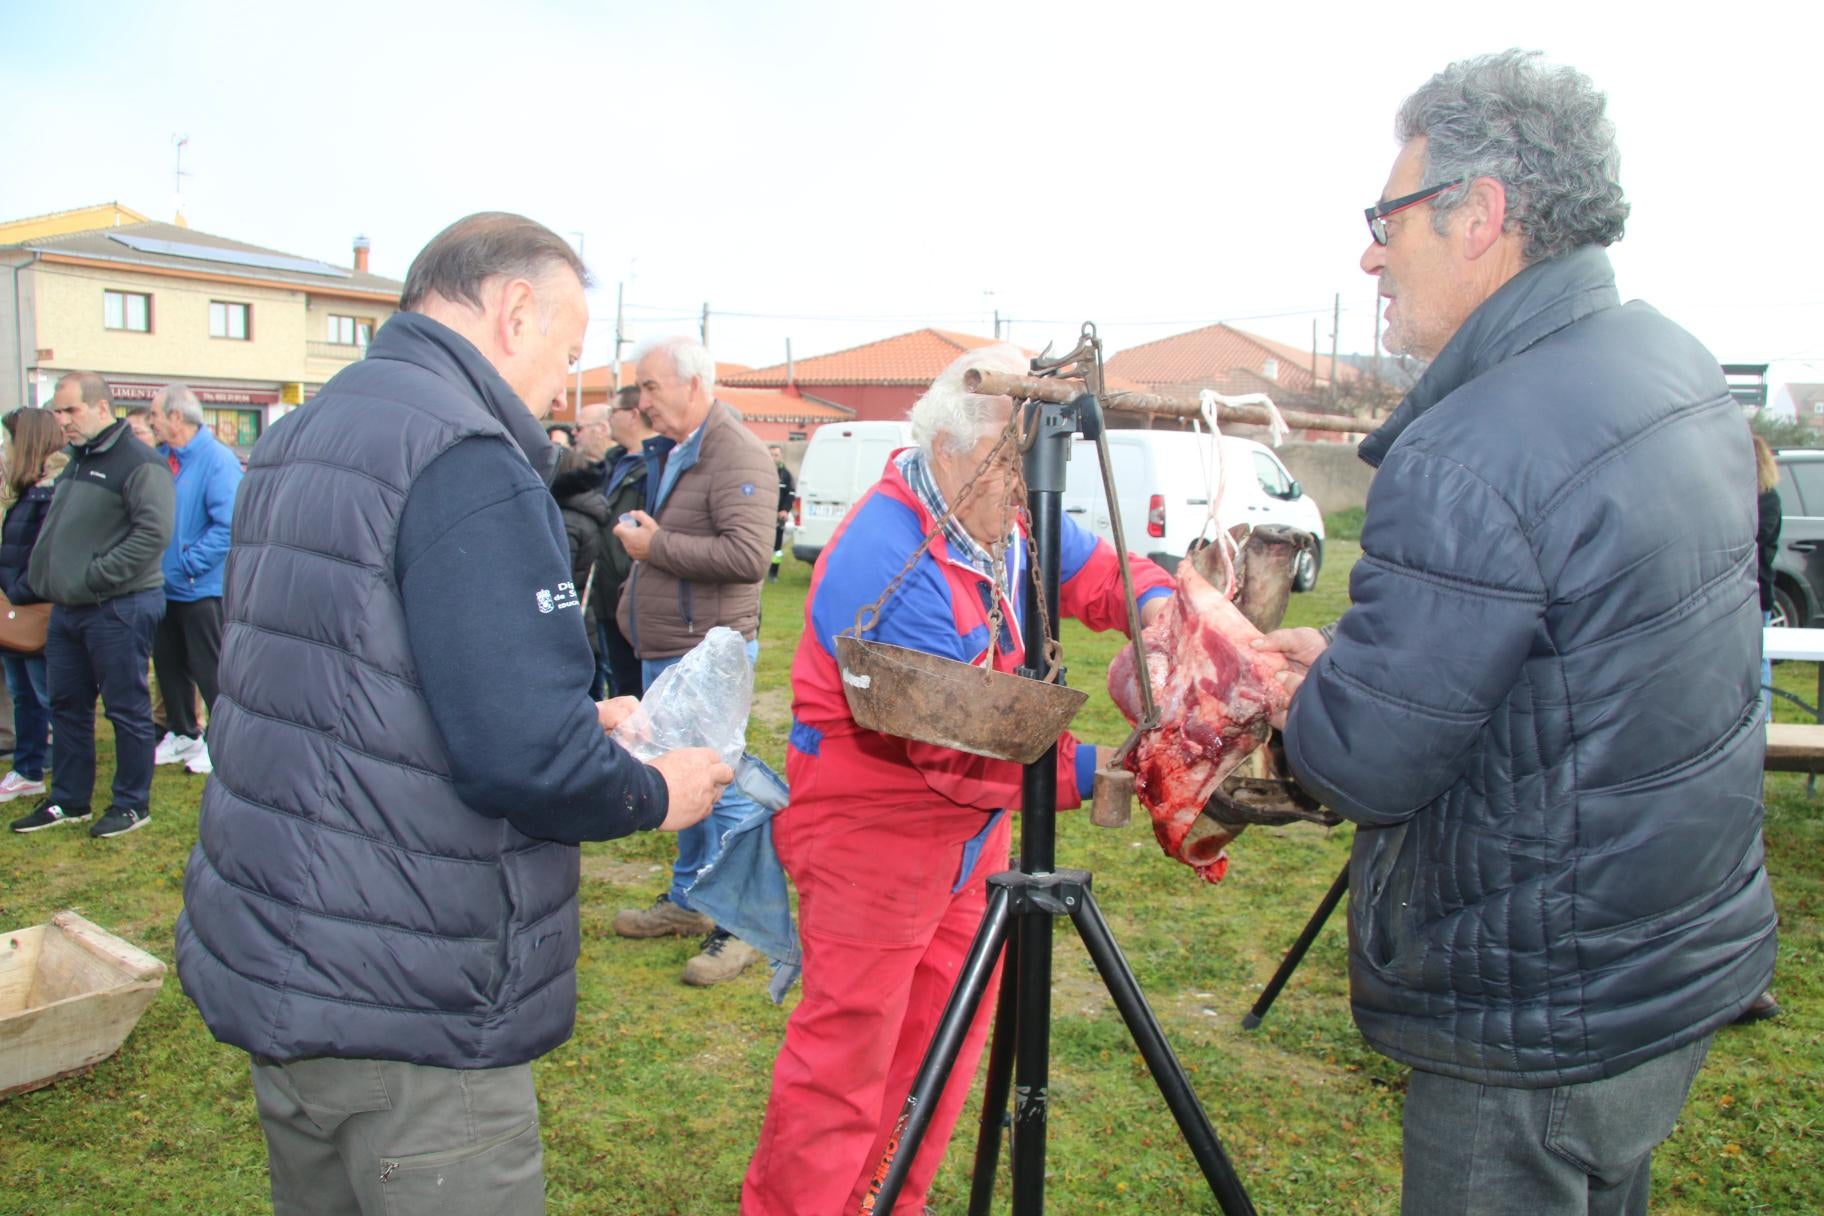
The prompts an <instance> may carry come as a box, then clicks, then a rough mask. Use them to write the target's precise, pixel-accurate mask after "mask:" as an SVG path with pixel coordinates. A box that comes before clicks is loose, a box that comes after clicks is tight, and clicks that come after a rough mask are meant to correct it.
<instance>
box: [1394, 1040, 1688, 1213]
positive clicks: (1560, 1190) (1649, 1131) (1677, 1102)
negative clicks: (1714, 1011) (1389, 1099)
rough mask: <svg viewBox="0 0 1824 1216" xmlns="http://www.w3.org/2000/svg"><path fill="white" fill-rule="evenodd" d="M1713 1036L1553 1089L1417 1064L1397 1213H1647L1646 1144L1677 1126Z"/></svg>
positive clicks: (1409, 1091) (1649, 1157) (1649, 1152)
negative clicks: (1481, 1081)
mask: <svg viewBox="0 0 1824 1216" xmlns="http://www.w3.org/2000/svg"><path fill="white" fill-rule="evenodd" d="M1712 1037H1713V1036H1711V1035H1705V1036H1704V1037H1703V1038H1701V1039H1699V1040H1698V1041H1697V1042H1695V1043H1687V1044H1686V1045H1685V1046H1683V1047H1680V1048H1677V1049H1676V1050H1673V1051H1670V1052H1667V1053H1666V1054H1665V1055H1663V1056H1655V1057H1654V1058H1653V1059H1651V1060H1648V1061H1647V1062H1646V1063H1645V1064H1637V1065H1635V1066H1634V1067H1633V1068H1630V1069H1629V1070H1628V1071H1626V1072H1622V1073H1617V1074H1616V1075H1614V1076H1612V1077H1605V1078H1603V1079H1602V1080H1600V1081H1586V1082H1583V1083H1582V1084H1578V1085H1560V1086H1557V1087H1555V1088H1549V1089H1508V1088H1503V1087H1501V1086H1496V1085H1477V1084H1475V1083H1474V1082H1471V1081H1460V1080H1458V1079H1456V1078H1454V1077H1445V1076H1440V1075H1439V1074H1437V1073H1431V1072H1425V1071H1422V1070H1420V1069H1414V1070H1413V1073H1412V1079H1411V1080H1410V1081H1409V1082H1408V1083H1407V1086H1406V1117H1405V1129H1404V1137H1403V1139H1404V1147H1405V1158H1406V1168H1405V1178H1404V1180H1403V1185H1402V1187H1401V1197H1400V1212H1401V1213H1402V1216H1446V1214H1448V1216H1646V1212H1647V1189H1648V1186H1649V1184H1650V1182H1651V1175H1652V1168H1653V1150H1654V1149H1655V1148H1657V1147H1659V1143H1660V1141H1662V1140H1664V1139H1665V1138H1666V1137H1667V1136H1669V1135H1671V1134H1672V1127H1673V1125H1674V1124H1675V1123H1676V1122H1677V1121H1678V1112H1679V1110H1680V1109H1681V1108H1682V1107H1683V1106H1684V1104H1685V1096H1686V1095H1687V1094H1688V1093H1690V1092H1691V1081H1692V1078H1694V1077H1696V1076H1697V1070H1698V1069H1699V1068H1700V1067H1702V1065H1703V1062H1704V1056H1705V1054H1706V1053H1707V1052H1708V1051H1709V1050H1710V1040H1711V1038H1712Z"/></svg>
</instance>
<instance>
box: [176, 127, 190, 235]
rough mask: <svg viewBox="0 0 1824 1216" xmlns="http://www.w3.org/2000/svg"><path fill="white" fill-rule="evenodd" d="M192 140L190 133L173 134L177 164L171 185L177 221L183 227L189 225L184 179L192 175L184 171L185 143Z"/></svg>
mask: <svg viewBox="0 0 1824 1216" xmlns="http://www.w3.org/2000/svg"><path fill="white" fill-rule="evenodd" d="M189 142H190V137H189V136H188V135H175V134H174V135H172V136H171V146H172V151H173V155H174V157H175V159H176V164H175V166H174V167H173V171H172V174H171V186H172V191H173V193H174V196H175V203H176V206H175V210H176V212H177V222H178V224H179V226H181V227H186V228H187V227H189V225H188V224H187V223H185V221H184V179H185V178H186V177H188V176H190V175H189V174H188V173H185V172H184V145H185V144H187V143H189Z"/></svg>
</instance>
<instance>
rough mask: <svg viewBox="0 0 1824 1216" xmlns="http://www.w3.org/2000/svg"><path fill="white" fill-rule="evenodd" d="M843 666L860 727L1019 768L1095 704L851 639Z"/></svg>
mask: <svg viewBox="0 0 1824 1216" xmlns="http://www.w3.org/2000/svg"><path fill="white" fill-rule="evenodd" d="M836 664H837V666H838V667H839V668H840V669H841V671H842V691H843V695H844V696H846V697H847V698H848V702H849V712H850V713H851V714H853V715H855V721H856V723H857V724H858V725H860V726H863V727H865V728H866V729H868V730H877V731H879V732H881V733H882V734H885V735H898V736H900V737H902V738H906V739H916V740H918V741H919V742H920V743H933V744H936V745H937V746H939V747H952V748H955V749H956V750H957V751H959V752H968V753H969V754H971V755H974V756H989V757H992V758H993V759H996V760H1013V761H1016V762H1017V763H1020V764H1031V763H1032V762H1033V761H1035V760H1037V759H1038V758H1039V757H1040V756H1043V755H1044V754H1045V749H1046V748H1048V747H1050V746H1051V745H1052V744H1054V743H1056V742H1057V741H1058V735H1059V734H1061V733H1062V732H1063V730H1064V728H1065V727H1067V726H1069V725H1070V722H1071V719H1072V718H1075V717H1076V716H1077V711H1078V710H1079V709H1081V708H1083V703H1084V702H1085V701H1087V700H1089V694H1088V693H1086V692H1084V691H1082V690H1081V689H1076V688H1066V687H1064V686H1063V685H1060V684H1047V683H1043V682H1041V681H1039V680H1032V679H1027V678H1026V677H1024V676H1016V675H1012V674H1010V673H1008V672H1004V671H994V670H991V669H990V668H987V667H976V666H973V665H971V664H968V663H959V662H957V661H956V660H955V659H946V658H941V657H939V656H938V655H934V654H926V653H925V652H924V651H922V650H909V649H907V648H906V647H904V646H891V645H888V644H887V643H885V642H872V641H866V640H863V639H861V638H858V637H852V636H850V635H849V634H846V633H845V634H841V635H839V636H838V637H837V639H836Z"/></svg>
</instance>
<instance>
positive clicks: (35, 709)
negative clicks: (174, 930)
mask: <svg viewBox="0 0 1824 1216" xmlns="http://www.w3.org/2000/svg"><path fill="white" fill-rule="evenodd" d="M0 658H4V661H5V663H6V691H7V692H9V693H11V694H12V695H13V736H14V738H15V739H17V740H18V742H17V743H15V744H14V745H13V771H14V772H15V773H18V774H19V775H20V776H21V777H24V778H25V779H26V780H27V781H43V780H44V762H45V760H46V758H47V757H48V756H49V754H50V749H51V693H50V682H49V681H48V680H47V679H46V678H45V670H44V656H43V655H42V654H7V655H5V656H0Z"/></svg>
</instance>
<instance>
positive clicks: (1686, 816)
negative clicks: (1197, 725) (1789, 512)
mask: <svg viewBox="0 0 1824 1216" xmlns="http://www.w3.org/2000/svg"><path fill="white" fill-rule="evenodd" d="M1604 105H1605V103H1604V98H1603V96H1602V94H1600V93H1599V92H1597V91H1596V90H1595V89H1594V88H1593V87H1592V86H1591V84H1590V82H1589V81H1588V80H1587V79H1586V78H1585V77H1583V76H1581V75H1580V74H1578V73H1576V72H1574V71H1571V70H1570V69H1567V68H1550V67H1546V66H1544V65H1542V64H1540V63H1539V62H1538V61H1537V59H1536V58H1535V57H1534V56H1532V55H1529V54H1525V53H1522V52H1518V51H1512V52H1507V53H1504V54H1500V55H1493V56H1488V57H1484V58H1480V59H1474V60H1468V61H1464V62H1461V63H1457V64H1453V65H1451V66H1450V67H1449V68H1447V69H1445V70H1444V71H1443V72H1441V73H1439V74H1438V75H1437V76H1436V77H1434V78H1433V79H1432V80H1431V81H1430V82H1428V83H1427V84H1426V85H1425V86H1424V87H1423V88H1421V89H1420V90H1419V91H1418V92H1417V93H1415V94H1414V95H1413V96H1412V97H1411V98H1409V99H1408V100H1407V101H1406V103H1405V105H1404V107H1403V108H1402V109H1401V112H1400V117H1399V123H1398V134H1399V138H1400V139H1401V141H1402V143H1403V145H1404V146H1403V147H1402V149H1401V151H1400V153H1399V156H1398V158H1397V159H1396V160H1395V161H1394V166H1393V172H1392V175H1391V176H1390V178H1389V179H1388V182H1387V186H1386V189H1385V191H1384V192H1383V194H1382V196H1381V200H1382V201H1381V202H1379V203H1378V204H1376V205H1375V206H1374V207H1371V208H1369V214H1368V221H1369V228H1370V231H1371V235H1372V242H1371V243H1370V244H1369V246H1368V249H1367V251H1366V253H1365V254H1364V255H1363V258H1362V268H1363V269H1364V270H1366V271H1367V272H1368V273H1369V274H1372V275H1375V276H1377V277H1378V279H1379V283H1380V294H1381V295H1382V296H1384V297H1386V298H1387V301H1388V303H1387V310H1386V311H1387V322H1388V331H1387V345H1388V348H1389V349H1390V350H1394V351H1396V352H1405V353H1410V354H1414V355H1417V356H1419V357H1421V358H1424V359H1429V360H1431V365H1430V367H1429V368H1428V369H1427V371H1426V373H1425V375H1424V377H1423V378H1422V379H1421V380H1420V381H1419V383H1418V385H1417V386H1415V387H1414V389H1413V390H1412V392H1411V393H1410V394H1408V395H1407V397H1406V399H1405V401H1403V402H1402V403H1401V405H1400V407H1399V408H1398V409H1397V410H1396V411H1395V412H1394V414H1393V416H1392V417H1391V418H1389V419H1388V421H1387V423H1386V424H1385V425H1384V426H1382V427H1381V429H1380V430H1378V431H1376V432H1375V433H1374V434H1373V435H1371V436H1369V438H1368V439H1367V440H1366V441H1364V442H1363V444H1362V446H1361V455H1362V457H1363V459H1365V460H1367V461H1368V462H1369V463H1370V464H1374V465H1377V466H1378V468H1379V472H1378V473H1377V474H1376V476H1375V479H1374V483H1373V485H1372V487H1371V488H1370V491H1369V496H1368V510H1367V518H1366V522H1365V524H1364V527H1363V531H1362V557H1361V560H1360V561H1359V562H1358V564H1357V565H1356V567H1355V570H1354V573H1353V575H1352V576H1351V581H1350V598H1351V601H1352V603H1353V605H1354V606H1353V607H1352V608H1351V609H1350V610H1349V612H1348V613H1346V614H1345V615H1344V616H1343V617H1342V619H1341V620H1340V621H1339V622H1338V623H1337V626H1336V627H1335V630H1334V635H1333V637H1331V638H1330V639H1328V644H1327V645H1326V639H1325V638H1324V637H1322V636H1320V634H1319V632H1318V631H1315V630H1308V629H1307V630H1286V631H1282V632H1280V633H1277V634H1275V635H1273V636H1272V637H1271V638H1269V639H1267V640H1266V641H1265V643H1264V644H1266V645H1270V646H1274V647H1276V648H1278V649H1281V650H1283V651H1285V652H1286V653H1287V654H1288V656H1289V657H1290V658H1291V659H1292V660H1293V669H1292V671H1291V672H1289V673H1287V676H1285V677H1283V678H1285V679H1286V681H1287V683H1288V684H1289V685H1291V686H1292V687H1294V688H1295V690H1296V692H1295V695H1294V697H1293V699H1292V703H1291V708H1290V711H1289V712H1288V714H1287V718H1286V723H1285V727H1284V729H1285V738H1286V751H1287V756H1288V758H1289V760H1290V761H1291V764H1292V767H1293V771H1294V772H1295V773H1296V774H1297V776H1298V779H1299V780H1300V782H1301V783H1303V784H1304V785H1305V786H1306V787H1307V788H1308V789H1310V790H1311V791H1312V792H1313V793H1314V794H1317V795H1318V796H1319V797H1321V798H1322V799H1323V801H1324V802H1325V803H1326V804H1327V805H1328V806H1330V807H1333V808H1334V809H1335V810H1336V811H1337V812H1338V813H1339V814H1341V815H1343V816H1345V817H1347V818H1349V819H1352V820H1354V821H1355V823H1356V824H1357V825H1358V826H1357V830H1356V836H1355V845H1354V852H1353V855H1352V858H1351V861H1350V873H1349V896H1350V897H1349V921H1350V935H1349V964H1350V966H1349V976H1350V998H1351V1002H1352V1005H1353V1009H1354V1013H1355V1019H1356V1024H1357V1025H1358V1026H1359V1027H1360V1028H1361V1031H1362V1033H1363V1035H1365V1036H1366V1037H1367V1039H1368V1041H1369V1042H1370V1043H1371V1044H1372V1045H1373V1046H1374V1047H1376V1048H1377V1049H1379V1050H1380V1051H1382V1052H1384V1053H1386V1054H1387V1055H1389V1056H1391V1057H1393V1058H1394V1059H1396V1060H1401V1061H1404V1062H1405V1063H1408V1064H1410V1065H1411V1066H1412V1068H1413V1073H1412V1080H1411V1084H1410V1086H1409V1088H1408V1092H1407V1099H1406V1113H1405V1185H1404V1200H1403V1208H1402V1211H1403V1212H1405V1213H1407V1214H1408V1216H1411V1214H1415V1213H1417V1214H1430V1213H1443V1212H1449V1213H1456V1214H1462V1213H1479V1214H1483V1216H1493V1214H1496V1213H1500V1214H1506V1213H1527V1214H1529V1216H1550V1214H1556V1213H1580V1214H1581V1213H1586V1212H1588V1213H1595V1212H1604V1213H1644V1212H1645V1211H1646V1210H1647V1190H1648V1181H1649V1171H1650V1164H1651V1157H1652V1151H1653V1149H1654V1147H1655V1146H1656V1145H1657V1144H1658V1143H1659V1142H1660V1141H1661V1140H1663V1139H1664V1138H1665V1137H1666V1136H1667V1135H1669V1134H1670V1132H1671V1130H1672V1126H1673V1123H1674V1121H1675V1120H1676V1118H1677V1116H1678V1112H1679V1109H1680V1107H1681V1106H1682V1105H1683V1103H1684V1100H1685V1095H1686V1093H1687V1091H1688V1089H1689V1087H1690V1084H1691V1080H1692V1077H1693V1076H1694V1075H1695V1074H1696V1072H1697V1069H1698V1067H1699V1066H1700V1065H1701V1064H1702V1062H1703V1058H1704V1054H1705V1052H1706V1050H1707V1049H1708V1047H1709V1044H1710V1040H1711V1037H1712V1035H1713V1033H1714V1032H1715V1030H1716V1029H1717V1027H1719V1026H1722V1025H1724V1024H1726V1023H1728V1022H1730V1021H1731V1020H1733V1019H1734V1018H1736V1017H1737V1016H1738V1015H1739V1014H1741V1013H1742V1012H1743V1010H1744V1009H1746V1008H1747V1007H1748V1005H1749V1004H1750V1003H1751V1002H1753V1001H1754V999H1755V998H1756V997H1757V996H1758V995H1759V994H1760V993H1761V991H1762V990H1763V989H1764V988H1765V987H1766V985H1767V982H1768V980H1769V978H1770V975H1771V972H1772V969H1773V959H1774V908H1773V900H1772V896H1771V894H1770V892H1769V889H1768V885H1767V874H1766V871H1765V869H1764V868H1763V864H1762V847H1761V801H1760V798H1761V759H1762V755H1763V750H1764V738H1763V732H1762V727H1761V720H1760V703H1759V698H1758V696H1757V689H1756V683H1757V681H1756V675H1757V673H1758V656H1759V649H1760V628H1761V622H1760V606H1759V602H1758V599H1757V595H1756V589H1755V540H1754V536H1755V503H1754V495H1753V493H1752V487H1753V486H1754V462H1753V457H1752V455H1751V454H1750V449H1749V436H1748V428H1747V424H1746V423H1745V422H1744V420H1743V418H1742V414H1741V410H1740V408H1739V407H1738V406H1737V405H1736V404H1735V402H1734V401H1733V400H1732V399H1731V397H1730V395H1729V391H1728V389H1727V387H1726V386H1725V384H1724V382H1723V378H1722V373H1721V369H1720V368H1719V367H1718V366H1717V362H1716V360H1715V359H1714V358H1713V357H1712V356H1711V355H1710V353H1709V352H1708V351H1706V350H1705V349H1704V348H1703V347H1702V346H1701V345H1699V344H1698V342H1697V341H1696V340H1695V339H1694V338H1692V337H1691V336H1690V335H1689V334H1687V333H1685V332H1684V331H1683V330H1682V329H1680V328H1679V327H1678V326H1676V325H1674V324H1672V322H1670V321H1668V320H1666V319H1665V318H1664V317H1662V316H1660V315H1659V314H1658V313H1656V312H1655V311H1653V309H1651V308H1649V307H1648V306H1647V305H1645V304H1641V303H1631V304H1626V305H1623V304H1621V303H1620V299H1619V297H1618V295H1617V293H1616V290H1615V283H1614V276H1613V274H1612V272H1611V271H1610V269H1609V261H1608V255H1607V254H1606V253H1605V252H1604V247H1605V246H1607V245H1609V244H1610V243H1611V242H1613V241H1614V240H1616V239H1617V238H1619V237H1620V235H1621V231H1622V225H1623V222H1624V221H1625V219H1626V217H1627V212H1628V208H1627V204H1626V203H1625V202H1624V201H1623V200H1622V195H1621V188H1620V186H1619V185H1618V184H1617V181H1616V155H1615V147H1614V131H1613V128H1612V126H1611V125H1610V123H1609V122H1608V120H1607V119H1606V118H1605V117H1604V113H1603V111H1604ZM1301 678H1302V683H1301V682H1300V681H1301Z"/></svg>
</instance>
